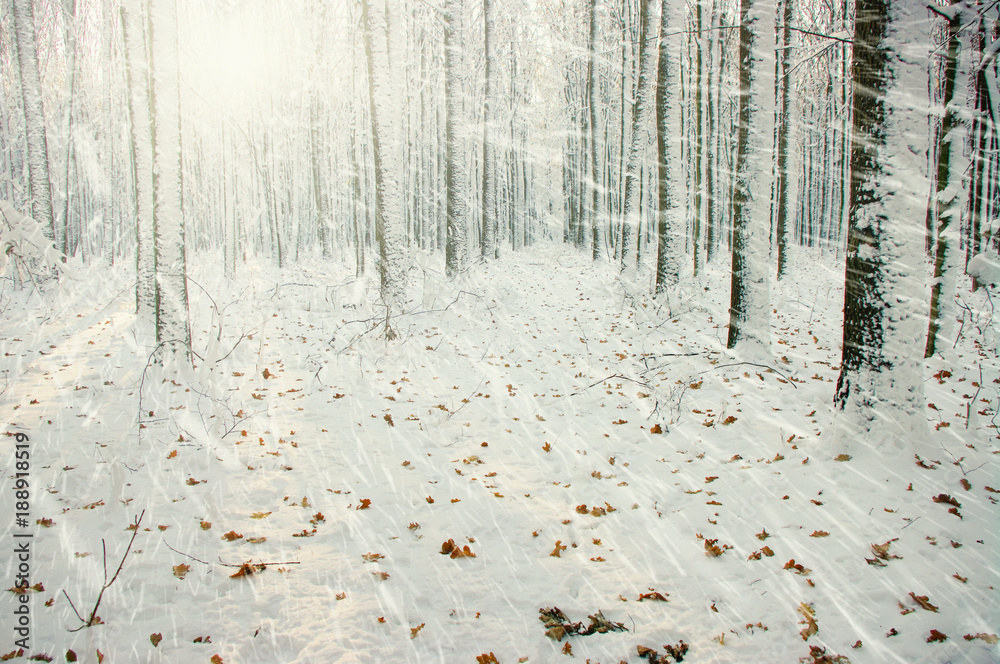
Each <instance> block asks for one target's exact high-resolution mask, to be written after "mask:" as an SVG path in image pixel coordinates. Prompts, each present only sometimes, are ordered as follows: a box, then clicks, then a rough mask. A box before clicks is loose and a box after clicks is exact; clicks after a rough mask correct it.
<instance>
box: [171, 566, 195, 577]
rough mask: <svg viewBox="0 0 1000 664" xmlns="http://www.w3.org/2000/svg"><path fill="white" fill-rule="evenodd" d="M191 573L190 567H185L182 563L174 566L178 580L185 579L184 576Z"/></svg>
mask: <svg viewBox="0 0 1000 664" xmlns="http://www.w3.org/2000/svg"><path fill="white" fill-rule="evenodd" d="M190 571H191V566H190V565H185V564H184V563H181V564H180V565H174V576H176V577H177V578H178V579H183V578H184V576H185V575H186V574H187V573H188V572H190Z"/></svg>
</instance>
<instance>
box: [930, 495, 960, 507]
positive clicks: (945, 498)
mask: <svg viewBox="0 0 1000 664" xmlns="http://www.w3.org/2000/svg"><path fill="white" fill-rule="evenodd" d="M931 500H933V501H934V502H935V503H948V504H949V505H954V506H955V507H961V506H962V504H961V503H959V502H958V501H957V500H955V499H954V498H952V497H951V496H949V495H948V494H946V493H939V494H938V495H936V496H935V497H933V498H931Z"/></svg>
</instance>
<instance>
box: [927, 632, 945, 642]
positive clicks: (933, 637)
mask: <svg viewBox="0 0 1000 664" xmlns="http://www.w3.org/2000/svg"><path fill="white" fill-rule="evenodd" d="M947 640H948V635H947V634H943V633H941V632H939V631H937V630H936V629H932V630H931V634H930V636H928V637H927V643H931V642H933V641H947Z"/></svg>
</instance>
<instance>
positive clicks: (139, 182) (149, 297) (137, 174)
mask: <svg viewBox="0 0 1000 664" xmlns="http://www.w3.org/2000/svg"><path fill="white" fill-rule="evenodd" d="M142 4H143V3H141V2H139V0H126V1H125V2H124V3H123V4H122V7H121V14H122V21H121V23H122V31H123V33H124V36H125V74H126V80H127V82H128V89H129V95H128V102H129V116H130V119H131V123H130V127H131V133H130V138H131V148H132V159H131V162H132V188H133V206H132V215H133V221H134V223H135V231H136V285H135V307H136V312H137V313H138V314H139V315H140V316H142V317H148V318H149V319H150V320H152V319H153V316H154V315H155V312H156V248H155V236H154V233H153V154H152V142H153V135H152V126H151V124H150V113H151V104H150V98H149V64H148V52H147V43H146V29H145V26H146V25H147V22H146V20H145V16H144V14H143V11H142Z"/></svg>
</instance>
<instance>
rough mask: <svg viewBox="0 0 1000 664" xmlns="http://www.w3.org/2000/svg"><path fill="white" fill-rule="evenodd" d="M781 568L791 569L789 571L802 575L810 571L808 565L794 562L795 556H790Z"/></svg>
mask: <svg viewBox="0 0 1000 664" xmlns="http://www.w3.org/2000/svg"><path fill="white" fill-rule="evenodd" d="M782 569H787V570H791V571H793V572H795V573H796V574H801V575H802V576H806V575H808V574H809V572H811V571H812V570H811V569H809V568H808V567H803V566H802V565H799V564H798V563H796V562H795V558H792V559H791V560H789V561H788V562H787V563H785V566H784V567H783V568H782Z"/></svg>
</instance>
